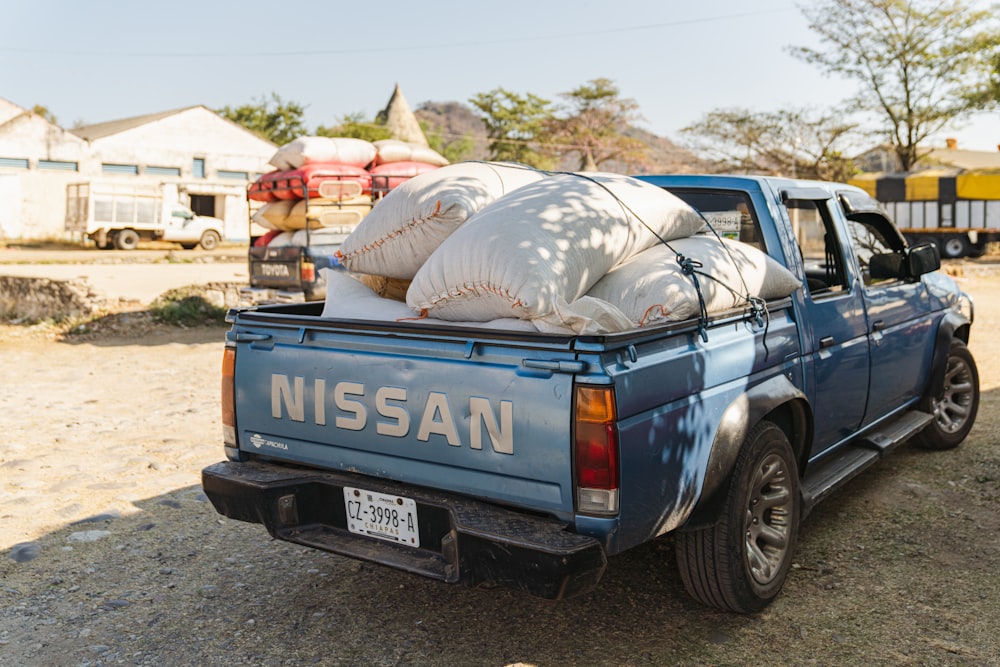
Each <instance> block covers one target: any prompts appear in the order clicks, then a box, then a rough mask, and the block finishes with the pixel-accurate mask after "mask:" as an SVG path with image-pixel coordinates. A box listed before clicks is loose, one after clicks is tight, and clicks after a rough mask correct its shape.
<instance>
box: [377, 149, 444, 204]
mask: <svg viewBox="0 0 1000 667" xmlns="http://www.w3.org/2000/svg"><path fill="white" fill-rule="evenodd" d="M375 149H376V153H375V162H374V164H373V165H372V166H371V167H369V168H368V171H369V173H371V175H372V183H373V186H374V187H375V189H377V190H381V191H382V192H385V191H388V190H393V189H395V188H397V187H399V186H400V185H401V184H403V183H404V182H406V181H407V180H409V179H411V178H413V177H414V176H419V175H420V174H424V173H427V172H429V171H433V170H435V169H437V168H439V167H443V166H445V165H447V164H448V160H447V159H446V158H445V157H444V156H443V155H441V154H440V153H438V152H437V151H435V150H434V149H432V148H430V147H428V146H423V145H421V144H414V143H410V142H407V141H398V140H396V139H382V140H379V141H376V142H375Z"/></svg>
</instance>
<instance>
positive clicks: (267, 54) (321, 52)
mask: <svg viewBox="0 0 1000 667" xmlns="http://www.w3.org/2000/svg"><path fill="white" fill-rule="evenodd" d="M793 9H794V8H793V7H786V8H784V9H766V10H759V11H752V12H741V13H739V14H725V15H722V16H708V17H704V18H696V19H684V20H679V21H666V22H662V23H648V24H644V25H635V26H626V27H622V28H608V29H605V30H589V31H581V32H571V33H559V34H553V35H536V36H533V37H532V36H529V37H507V38H503V39H492V40H476V41H464V42H452V43H450V44H443V43H441V42H436V43H434V44H411V45H405V46H395V47H381V48H377V47H372V48H361V49H311V50H307V51H247V52H225V53H223V52H209V51H204V52H174V53H167V52H152V51H151V52H137V51H132V52H128V51H76V50H73V51H68V50H59V49H33V48H22V47H16V46H15V47H11V46H4V47H0V52H7V53H25V54H46V55H58V56H90V57H109V56H110V57H115V58H121V57H129V58H291V57H302V56H332V55H341V56H342V55H365V54H374V53H405V52H412V51H433V50H438V49H457V48H468V47H477V46H497V45H503V44H524V43H530V42H543V41H551V40H560V39H577V38H580V37H599V36H603V35H613V34H622V33H631V32H640V31H648V30H659V29H662V28H674V27H677V26H682V25H695V24H699V23H715V22H718V21H730V20H733V19H742V18H749V17H753V16H763V15H766V14H776V13H784V12H788V11H793Z"/></svg>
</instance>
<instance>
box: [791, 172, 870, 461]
mask: <svg viewBox="0 0 1000 667" xmlns="http://www.w3.org/2000/svg"><path fill="white" fill-rule="evenodd" d="M812 196H815V197H819V196H820V195H819V194H815V195H812ZM793 197H800V198H799V199H795V198H793ZM783 198H784V199H785V205H786V207H787V208H788V212H789V216H790V218H791V223H792V229H793V230H794V232H795V237H796V240H797V242H798V245H799V250H800V252H801V255H802V262H803V266H804V268H805V274H806V279H807V289H806V293H805V298H804V302H805V303H804V308H805V312H806V318H807V319H806V322H805V323H804V324H805V329H806V330H804V331H803V332H802V336H803V339H804V344H805V349H806V350H808V354H806V357H805V361H806V369H805V371H806V382H807V383H809V384H807V392H806V393H807V395H809V398H810V401H811V403H812V405H813V409H814V415H813V417H814V422H815V437H814V443H813V451H812V455H813V456H817V455H819V454H821V453H823V452H824V451H826V450H827V449H829V448H830V447H833V446H834V445H836V444H838V443H840V442H842V441H843V440H845V439H848V438H850V437H851V436H852V435H853V434H854V432H855V431H856V430H857V428H858V427H859V426H860V425H861V421H862V419H863V417H864V414H865V407H866V402H867V397H868V379H869V352H868V327H867V323H866V320H865V311H864V297H863V294H862V285H861V282H860V281H859V280H857V278H856V276H855V274H854V272H853V271H852V270H851V269H852V267H851V265H849V264H848V263H847V262H846V261H845V257H846V256H847V253H846V248H845V244H844V243H843V238H844V237H843V234H842V233H840V229H839V228H838V226H837V224H836V220H835V219H834V216H833V214H832V212H831V208H830V207H831V206H833V205H835V203H834V200H832V199H830V198H827V199H819V198H816V199H806V198H805V194H803V193H798V194H797V193H796V192H795V191H787V192H785V193H783Z"/></svg>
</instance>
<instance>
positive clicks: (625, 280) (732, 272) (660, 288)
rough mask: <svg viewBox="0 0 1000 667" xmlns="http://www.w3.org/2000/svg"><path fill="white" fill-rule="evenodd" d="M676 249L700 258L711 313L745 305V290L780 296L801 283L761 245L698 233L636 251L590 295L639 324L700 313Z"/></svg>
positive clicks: (700, 274)
mask: <svg viewBox="0 0 1000 667" xmlns="http://www.w3.org/2000/svg"><path fill="white" fill-rule="evenodd" d="M671 248H672V249H671ZM678 253H680V254H682V255H684V256H685V257H687V258H690V259H692V260H694V261H696V262H699V263H700V264H702V266H701V267H700V268H698V269H697V271H698V283H699V284H700V285H701V289H702V294H703V296H704V299H705V309H706V311H707V312H709V313H714V312H720V311H724V310H729V309H731V308H745V307H746V306H747V305H748V303H747V300H746V298H745V297H746V295H747V294H749V295H750V296H755V297H760V298H761V299H764V300H767V299H780V298H783V297H786V296H788V295H789V294H791V293H792V292H794V291H795V290H796V289H797V288H799V287H801V283H800V282H799V280H798V278H796V277H795V276H794V275H793V274H792V272H791V271H789V270H788V269H786V268H785V267H784V266H782V265H781V264H780V263H778V262H777V261H775V260H774V259H771V257H769V256H768V255H766V254H764V253H763V252H761V251H760V250H758V249H757V248H755V247H753V246H751V245H747V244H746V243H740V242H738V241H730V240H728V239H722V240H720V239H718V238H716V237H715V236H714V235H709V234H699V235H698V236H693V237H691V238H686V239H679V240H677V241H671V242H670V248H668V247H666V246H664V245H655V246H653V247H652V248H650V249H648V250H646V251H644V252H642V253H640V254H638V255H636V256H635V257H632V258H631V259H629V260H628V261H626V262H624V263H623V264H621V265H620V266H617V267H615V268H614V269H612V270H611V271H610V272H608V274H607V275H606V276H604V277H603V278H601V280H599V281H598V282H597V284H596V285H594V286H593V287H592V288H590V290H589V291H588V292H587V296H590V297H594V298H597V299H601V300H603V301H607V302H609V303H611V304H613V305H615V306H617V307H618V308H619V309H620V310H621V311H622V312H623V313H624V314H625V315H626V316H627V317H628V318H629V319H630V320H631V321H632V322H633V323H634V324H635V325H636V326H640V327H641V326H649V325H653V324H658V323H659V324H662V323H664V322H672V321H679V320H685V319H688V318H691V317H697V316H698V314H699V306H698V293H697V291H696V290H695V287H694V283H693V282H692V280H691V277H690V276H689V275H686V274H685V273H684V272H683V270H682V269H681V266H680V264H678V262H677V254H678ZM571 305H572V304H571Z"/></svg>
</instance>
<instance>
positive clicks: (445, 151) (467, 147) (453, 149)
mask: <svg viewBox="0 0 1000 667" xmlns="http://www.w3.org/2000/svg"><path fill="white" fill-rule="evenodd" d="M420 127H421V129H422V130H423V131H424V136H425V137H427V144H428V145H429V146H430V147H431V148H433V149H434V150H436V151H437V152H438V153H440V154H441V155H443V156H444V157H445V159H446V160H448V162H461V161H463V160H468V159H469V156H471V155H472V154H473V153H474V152H475V150H476V143H475V142H474V141H473V140H472V137H470V136H469V135H467V134H463V135H462V136H460V137H458V138H456V139H451V140H446V139H445V138H444V133H443V132H442V131H441V129H440V128H431V127H430V126H428V125H427V123H425V122H423V121H421V122H420Z"/></svg>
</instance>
